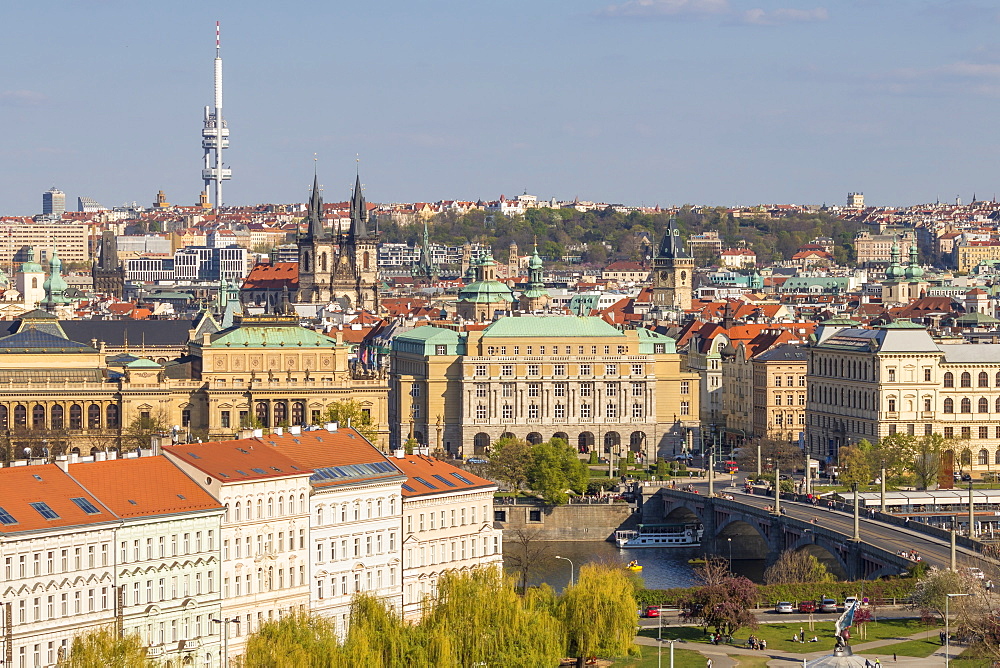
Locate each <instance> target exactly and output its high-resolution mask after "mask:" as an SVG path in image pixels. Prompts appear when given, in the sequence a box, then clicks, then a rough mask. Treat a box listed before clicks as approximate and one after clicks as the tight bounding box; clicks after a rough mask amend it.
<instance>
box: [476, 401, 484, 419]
mask: <svg viewBox="0 0 1000 668" xmlns="http://www.w3.org/2000/svg"><path fill="white" fill-rule="evenodd" d="M476 419H477V420H485V419H486V406H483V405H482V404H478V405H477V406H476Z"/></svg>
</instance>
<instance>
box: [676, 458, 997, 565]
mask: <svg viewBox="0 0 1000 668" xmlns="http://www.w3.org/2000/svg"><path fill="white" fill-rule="evenodd" d="M720 478H724V480H719V479H717V480H716V483H715V491H716V493H719V492H725V493H727V494H731V495H732V496H733V497H734V498H735V500H736V501H737V502H739V503H744V504H747V505H750V506H755V507H757V508H764V507H765V506H773V505H774V497H770V496H757V495H753V494H746V493H744V492H743V488H742V487H741V486H738V487H732V486H729V485H730V484H731V483H730V481H729V476H720ZM702 480H703V479H702ZM735 482H736V485H740V478H739V477H737V479H736V481H735ZM683 484H684V485H685V486H686V485H687V484H688V483H687V482H686V481H685V482H684V483H683ZM692 484H693V485H694V488H695V489H697V490H698V492H699V493H700V494H707V492H708V483H707V482H694V481H692ZM680 486H681V482H680V481H678V488H680ZM781 508H782V509H783V510H784V511H785V513H786V514H787V515H788V516H789V517H792V518H795V519H798V520H803V521H806V522H808V521H810V520H811V519H813V518H814V517H815V518H816V519H817V523H818V526H820V527H824V528H826V529H831V530H833V531H836V532H838V533H841V534H844V535H846V536H851V535H852V534H853V533H854V516H853V515H852V514H850V513H844V512H840V511H837V510H831V509H829V508H825V507H823V506H812V505H809V504H805V503H796V502H792V501H786V500H784V499H782V501H781ZM859 530H860V536H861V540H862V541H863V542H866V543H869V544H871V545H877V546H878V547H881V548H883V549H886V550H889V551H892V552H896V553H899V552H900V551H901V550H905V551H907V552H913V551H916V552H917V553H918V554H920V556H921V558H922V561H924V562H926V563H927V564H928V565H931V566H937V567H938V568H948V567H949V566H950V564H951V548H950V546H949V545H948V544H947V543H944V542H941V541H937V540H934V539H932V538H930V537H928V536H925V535H924V534H921V533H918V532H916V531H911V530H909V529H904V528H902V527H897V526H893V525H890V524H884V523H882V522H876V521H874V520H868V519H865V518H864V517H863V516H862V518H861V521H860V526H859ZM955 554H956V561H957V562H958V565H959V566H960V567H961V566H973V565H975V566H981V562H982V557H981V556H980V555H978V554H976V553H975V552H972V551H971V550H968V549H965V548H963V547H957V548H956V551H955Z"/></svg>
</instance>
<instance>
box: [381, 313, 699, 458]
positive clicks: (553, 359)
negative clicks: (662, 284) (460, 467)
mask: <svg viewBox="0 0 1000 668" xmlns="http://www.w3.org/2000/svg"><path fill="white" fill-rule="evenodd" d="M391 368H392V372H391V380H390V397H389V422H390V424H391V425H392V428H393V429H394V430H395V431H393V432H392V433H391V434H390V441H391V443H393V444H400V443H402V442H403V441H405V440H406V439H407V438H408V436H410V435H412V436H413V437H414V438H415V439H416V440H417V441H418V442H420V443H421V444H426V445H428V446H430V447H431V448H433V449H438V448H439V449H440V450H442V451H444V452H446V453H448V454H451V455H455V456H472V455H476V454H485V453H487V452H488V451H489V448H490V446H491V445H492V444H493V443H495V442H496V441H497V440H499V439H500V438H503V437H505V436H514V437H517V438H522V439H525V440H527V441H529V442H532V443H539V442H542V441H544V440H548V439H550V438H553V437H557V438H562V439H564V440H566V441H567V442H569V443H570V444H571V445H573V446H575V447H578V448H579V449H580V451H581V452H589V451H591V450H594V449H597V450H600V451H602V452H615V453H618V452H624V451H625V449H631V450H633V451H635V452H637V453H639V454H641V455H642V456H644V457H650V458H652V457H655V456H662V455H666V454H670V453H674V452H679V451H680V450H681V449H682V447H683V446H684V443H685V441H686V439H687V437H688V432H689V431H693V430H695V429H697V428H698V393H697V388H698V376H697V374H693V373H688V372H684V371H683V370H682V368H681V356H680V355H678V354H677V352H676V349H675V346H674V340H673V339H672V338H669V337H666V336H663V335H660V334H656V333H654V332H651V331H649V330H646V329H638V330H626V331H622V330H619V329H617V328H615V327H614V326H612V325H610V324H608V323H607V322H605V321H604V320H602V319H600V318H592V317H576V316H563V315H544V316H510V317H504V318H499V319H498V320H496V321H494V322H493V323H491V324H489V325H488V326H486V327H485V328H484V329H476V330H472V331H459V330H458V328H445V327H436V326H423V327H418V328H416V329H413V330H410V331H409V332H405V333H403V334H399V335H397V336H396V337H395V339H394V340H393V345H392V366H391Z"/></svg>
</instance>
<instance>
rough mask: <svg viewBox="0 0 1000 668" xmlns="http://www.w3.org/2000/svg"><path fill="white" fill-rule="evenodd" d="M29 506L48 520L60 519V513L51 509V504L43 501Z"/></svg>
mask: <svg viewBox="0 0 1000 668" xmlns="http://www.w3.org/2000/svg"><path fill="white" fill-rule="evenodd" d="M28 505H29V506H31V507H32V508H34V509H35V510H37V511H38V514H39V515H41V516H42V517H44V518H45V519H47V520H57V519H59V513H57V512H56V511H54V510H52V509H51V508H49V504H47V503H45V502H43V501H36V502H34V503H29V504H28Z"/></svg>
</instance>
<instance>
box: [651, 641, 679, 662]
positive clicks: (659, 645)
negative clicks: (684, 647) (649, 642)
mask: <svg viewBox="0 0 1000 668" xmlns="http://www.w3.org/2000/svg"><path fill="white" fill-rule="evenodd" d="M658 640H659V642H658V643H656V668H660V667H661V666H662V665H663V664H662V660H661V658H660V657H661V654H660V652H661V651H662V650H663V643H665V642H668V643H670V668H674V643H675V642H677V641H676V640H674V639H670V640H667V639H666V638H659V639H658Z"/></svg>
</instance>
